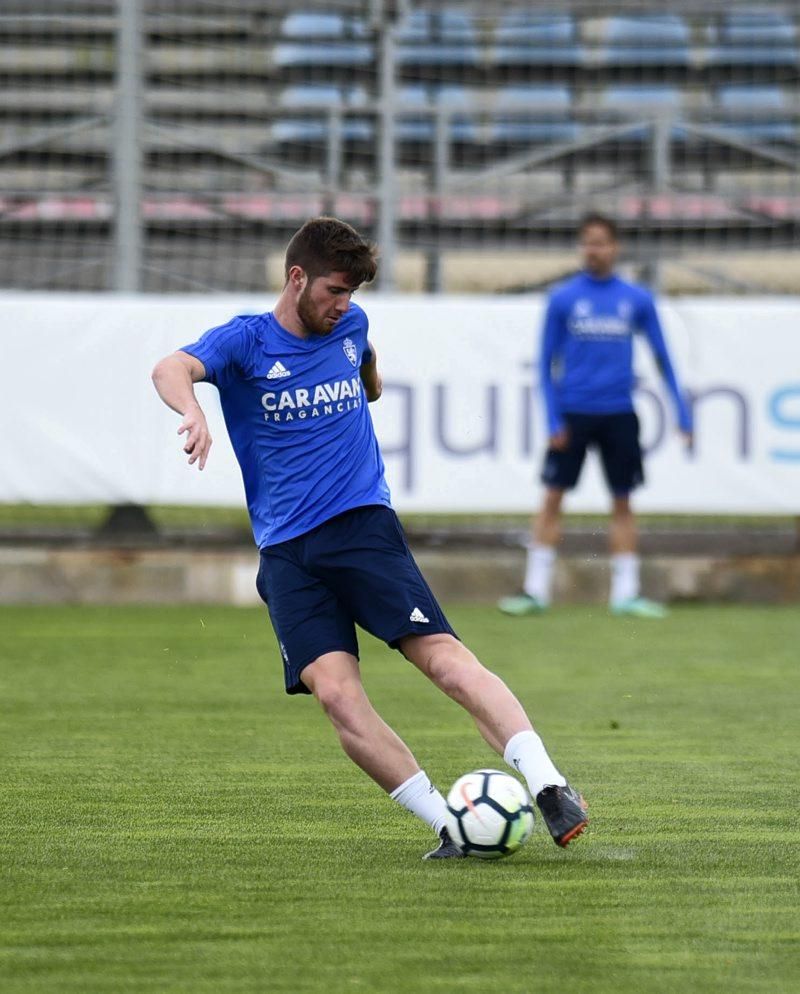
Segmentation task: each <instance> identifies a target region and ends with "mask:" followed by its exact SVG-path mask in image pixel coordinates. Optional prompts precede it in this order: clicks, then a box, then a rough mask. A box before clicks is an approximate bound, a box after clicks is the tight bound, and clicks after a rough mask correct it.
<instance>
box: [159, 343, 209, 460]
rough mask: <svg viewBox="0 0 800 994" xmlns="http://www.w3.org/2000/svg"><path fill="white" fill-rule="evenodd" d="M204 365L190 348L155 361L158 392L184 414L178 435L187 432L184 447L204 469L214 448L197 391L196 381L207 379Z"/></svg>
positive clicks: (165, 400) (164, 399) (175, 409)
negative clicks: (195, 391)
mask: <svg viewBox="0 0 800 994" xmlns="http://www.w3.org/2000/svg"><path fill="white" fill-rule="evenodd" d="M205 375H206V370H205V366H203V364H202V362H200V360H199V359H195V357H194V356H191V355H189V354H188V353H187V352H175V353H173V354H172V355H168V356H167V357H166V358H164V359H162V360H161V361H160V362H158V363H156V366H155V368H154V369H153V384H154V386H155V388H156V390H157V392H158V396H159V397H160V398H161V399H162V400H163V401H164V403H165V404H166V405H167V406H168V407H171V408H172V410H173V411H177V412H178V414H182V415H183V421H182V423H181V426H180V428H178V434H179V435H183V434H185V435H186V439H185V442H184V446H183V451H184V452H186V453H187V454H188V456H189V465H190V466H191V465H193V464H194V463H195V462H196V463H198V467H199V468H200V469H204V468H205V465H206V460H207V459H208V450H209V449H210V448H211V442H212V439H211V435H210V434H209V431H208V425H207V423H206V416H205V414H203V409H202V408H201V407H200V405H199V404H198V403H197V397H195V395H194V384H195V383H198V382H199V381H200V380H202V379H204V378H205Z"/></svg>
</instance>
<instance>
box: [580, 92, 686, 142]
mask: <svg viewBox="0 0 800 994" xmlns="http://www.w3.org/2000/svg"><path fill="white" fill-rule="evenodd" d="M683 102H684V93H683V91H682V90H681V88H680V87H678V86H671V85H666V84H638V83H637V84H634V83H628V84H617V85H614V86H607V87H606V88H605V89H604V90H603V91H602V93H601V94H600V101H599V107H600V109H601V110H605V111H619V110H625V111H626V112H627V115H626V116H628V117H630V118H636V117H643V118H652V117H654V116H655V115H656V114H657V113H658V112H659V111H661V110H672V111H675V112H676V113H679V112H680V111H681V110H682V108H683ZM649 134H650V130H649V128H648V127H647V126H645V127H642V128H636V129H633V130H631V131H630V132H628V133H627V134H626V135H625V140H626V141H641V140H643V139H644V138H646V137H648V136H649ZM671 137H672V138H673V139H677V140H684V139H685V138H686V137H687V135H686V131H685V130H684V129H683V128H681V127H680V125H677V124H673V126H672V131H671Z"/></svg>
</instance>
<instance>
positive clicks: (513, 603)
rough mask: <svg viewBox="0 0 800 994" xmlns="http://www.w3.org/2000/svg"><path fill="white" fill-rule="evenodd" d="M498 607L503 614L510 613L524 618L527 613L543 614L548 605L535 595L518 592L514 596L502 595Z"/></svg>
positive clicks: (515, 616)
mask: <svg viewBox="0 0 800 994" xmlns="http://www.w3.org/2000/svg"><path fill="white" fill-rule="evenodd" d="M497 606H498V608H499V609H500V610H501V611H502V612H503V614H509V615H511V616H512V617H514V618H522V617H524V616H525V615H526V614H541V613H542V612H543V611H546V610H547V605H546V604H542V602H541V601H538V600H537V599H536V598H535V597H530V596H529V595H528V594H518V595H516V596H514V597H501V598H500V600H499V601H498V602H497Z"/></svg>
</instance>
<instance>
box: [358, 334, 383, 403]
mask: <svg viewBox="0 0 800 994" xmlns="http://www.w3.org/2000/svg"><path fill="white" fill-rule="evenodd" d="M360 373H361V382H362V383H363V384H364V393H365V394H366V397H367V401H368V402H369V403H370V404H371V403H372V402H373V400H377V399H378V398H379V397H380V395H381V392H382V391H383V381H382V380H381V374H380V373H379V372H378V357H377V355H376V354H375V346H374V345H373V344H372V342H367V351H366V352H365V353H364V361H363V362H362V363H361V369H360Z"/></svg>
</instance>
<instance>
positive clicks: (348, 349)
mask: <svg viewBox="0 0 800 994" xmlns="http://www.w3.org/2000/svg"><path fill="white" fill-rule="evenodd" d="M342 348H343V349H344V354H345V355H346V356H347V358H348V359H349V360H350V365H351V366H355V365H356V363H357V362H358V350H357V349H356V347H355V345H354V343H353V342H352V340H351V339H349V338H345V340H344V341H343V342H342Z"/></svg>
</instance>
